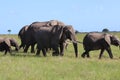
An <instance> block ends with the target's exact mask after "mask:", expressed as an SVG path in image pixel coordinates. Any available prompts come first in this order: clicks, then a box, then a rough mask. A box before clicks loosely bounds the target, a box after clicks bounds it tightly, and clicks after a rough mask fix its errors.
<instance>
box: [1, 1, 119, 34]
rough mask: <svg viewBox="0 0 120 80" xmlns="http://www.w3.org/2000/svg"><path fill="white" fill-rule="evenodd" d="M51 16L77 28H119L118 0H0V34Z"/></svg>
mask: <svg viewBox="0 0 120 80" xmlns="http://www.w3.org/2000/svg"><path fill="white" fill-rule="evenodd" d="M53 19H55V20H60V21H62V22H64V23H65V24H69V25H73V27H74V29H75V30H78V31H80V32H91V31H102V29H104V28H108V29H109V30H110V31H120V0H0V34H7V33H8V32H7V30H8V29H11V30H12V32H11V33H12V34H17V33H18V32H19V30H20V29H21V28H22V27H23V26H24V25H29V24H31V23H32V22H35V21H48V20H53Z"/></svg>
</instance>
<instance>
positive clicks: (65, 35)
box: [35, 25, 78, 57]
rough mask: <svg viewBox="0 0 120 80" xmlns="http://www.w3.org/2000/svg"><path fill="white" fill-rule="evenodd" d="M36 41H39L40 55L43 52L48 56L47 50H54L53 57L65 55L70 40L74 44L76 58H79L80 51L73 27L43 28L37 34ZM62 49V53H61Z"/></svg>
mask: <svg viewBox="0 0 120 80" xmlns="http://www.w3.org/2000/svg"><path fill="white" fill-rule="evenodd" d="M35 39H36V41H37V49H38V50H37V53H36V55H39V54H40V51H41V50H42V52H43V55H44V56H46V50H45V49H46V48H52V49H53V56H58V55H59V54H60V55H61V56H63V55H64V48H65V44H66V43H65V41H66V40H67V39H70V40H71V41H72V42H73V46H74V50H75V56H76V57H78V49H77V43H76V38H75V31H74V29H73V27H72V26H70V25H68V26H65V27H64V26H54V27H41V28H40V30H39V31H37V32H36V33H35ZM59 47H60V52H59Z"/></svg>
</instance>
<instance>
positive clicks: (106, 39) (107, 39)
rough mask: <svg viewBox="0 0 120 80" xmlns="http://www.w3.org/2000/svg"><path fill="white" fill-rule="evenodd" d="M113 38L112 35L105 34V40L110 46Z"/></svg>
mask: <svg viewBox="0 0 120 80" xmlns="http://www.w3.org/2000/svg"><path fill="white" fill-rule="evenodd" d="M111 36H112V35H109V34H104V39H105V41H106V42H107V44H108V45H110V44H111V39H110V37H111Z"/></svg>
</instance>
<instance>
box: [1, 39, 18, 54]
mask: <svg viewBox="0 0 120 80" xmlns="http://www.w3.org/2000/svg"><path fill="white" fill-rule="evenodd" d="M11 46H14V47H15V50H16V51H18V49H19V47H18V44H17V42H16V40H15V39H13V38H0V51H5V55H6V54H7V52H9V53H10V54H11Z"/></svg>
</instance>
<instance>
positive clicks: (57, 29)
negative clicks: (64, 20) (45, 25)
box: [51, 26, 64, 39]
mask: <svg viewBox="0 0 120 80" xmlns="http://www.w3.org/2000/svg"><path fill="white" fill-rule="evenodd" d="M63 28H64V27H63V26H54V27H53V29H52V30H51V33H52V37H54V39H61V37H62V34H63Z"/></svg>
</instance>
